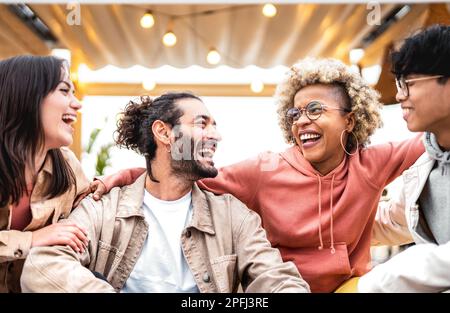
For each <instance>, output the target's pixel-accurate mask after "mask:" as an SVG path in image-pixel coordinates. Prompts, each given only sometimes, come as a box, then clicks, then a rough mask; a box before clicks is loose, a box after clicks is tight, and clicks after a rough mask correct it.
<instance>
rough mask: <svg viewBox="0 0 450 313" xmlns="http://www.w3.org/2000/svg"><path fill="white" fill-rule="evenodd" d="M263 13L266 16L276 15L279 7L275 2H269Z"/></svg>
mask: <svg viewBox="0 0 450 313" xmlns="http://www.w3.org/2000/svg"><path fill="white" fill-rule="evenodd" d="M262 13H263V14H264V16H265V17H274V16H275V15H277V8H276V7H275V6H274V5H273V4H271V3H267V4H265V5H264V6H263V9H262Z"/></svg>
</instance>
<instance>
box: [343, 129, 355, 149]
mask: <svg viewBox="0 0 450 313" xmlns="http://www.w3.org/2000/svg"><path fill="white" fill-rule="evenodd" d="M344 132H345V129H344V130H343V131H342V133H341V147H342V149H344V152H345V153H346V154H347V155H355V154H356V153H357V152H358V148H359V142H358V137H356V135H355V133H354V132H353V131H351V132H350V134H352V135H353V137H354V138H355V140H356V149H355V152H353V153H350V152H348V151H347V149H345V145H344V141H343V140H342V135H344Z"/></svg>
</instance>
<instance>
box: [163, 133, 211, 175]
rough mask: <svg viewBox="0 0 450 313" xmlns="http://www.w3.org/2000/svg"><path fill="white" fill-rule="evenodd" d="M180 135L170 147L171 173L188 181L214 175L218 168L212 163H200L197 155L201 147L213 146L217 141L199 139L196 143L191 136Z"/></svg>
mask: <svg viewBox="0 0 450 313" xmlns="http://www.w3.org/2000/svg"><path fill="white" fill-rule="evenodd" d="M180 135H181V136H180V138H178V139H177V140H176V141H175V143H174V144H173V146H172V149H171V156H172V159H171V168H172V173H173V174H174V175H177V176H179V177H182V178H184V179H187V180H190V181H197V180H199V179H202V178H213V177H216V176H217V174H218V170H217V169H216V168H215V167H214V163H212V164H209V163H202V162H200V160H198V156H199V155H200V153H199V151H201V149H202V148H204V147H211V146H214V147H215V146H216V145H217V141H215V140H214V141H212V140H209V141H206V142H202V141H199V142H198V143H197V144H196V143H195V140H194V138H192V137H191V136H188V135H184V136H183V134H180Z"/></svg>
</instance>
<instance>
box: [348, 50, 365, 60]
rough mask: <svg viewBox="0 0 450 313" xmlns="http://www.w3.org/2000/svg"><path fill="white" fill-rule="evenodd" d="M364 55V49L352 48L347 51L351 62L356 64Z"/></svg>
mask: <svg viewBox="0 0 450 313" xmlns="http://www.w3.org/2000/svg"><path fill="white" fill-rule="evenodd" d="M363 56H364V49H360V48H359V49H352V50H350V52H349V59H350V63H351V64H358V62H359V61H360V60H361V59H362V57H363Z"/></svg>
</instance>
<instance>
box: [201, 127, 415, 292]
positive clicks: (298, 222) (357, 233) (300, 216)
mask: <svg viewBox="0 0 450 313" xmlns="http://www.w3.org/2000/svg"><path fill="white" fill-rule="evenodd" d="M419 137H420V135H418V136H416V137H414V138H413V139H410V140H407V141H403V142H400V143H387V144H380V145H375V146H371V147H368V148H365V149H360V150H359V152H358V153H356V154H355V155H352V156H349V157H346V158H345V159H344V160H343V162H342V163H341V164H340V165H339V166H338V167H337V168H336V169H334V170H333V171H332V172H330V173H329V174H327V175H325V176H322V175H321V174H320V173H318V172H317V171H316V170H315V169H314V168H313V167H312V166H311V164H310V163H309V162H308V161H306V160H305V159H304V158H303V155H302V154H301V151H300V150H299V148H298V147H297V146H293V147H291V148H289V149H287V150H286V151H284V152H282V153H272V152H267V153H263V154H260V155H259V156H258V157H257V158H254V159H248V160H245V161H242V162H240V163H237V164H234V165H231V166H226V167H224V168H222V169H220V171H219V175H218V176H217V177H216V178H210V179H203V180H201V181H200V182H199V183H198V184H199V186H200V187H202V188H205V189H208V190H210V191H212V192H214V193H217V194H222V193H231V194H233V195H234V196H236V197H237V198H239V199H240V200H241V201H242V202H244V203H245V204H246V205H247V206H248V207H249V208H251V209H252V210H254V211H256V212H258V213H259V215H260V216H261V219H262V223H263V227H264V228H265V230H266V231H267V236H268V238H269V240H270V242H271V243H272V245H273V246H274V247H277V248H278V249H279V250H280V252H281V255H282V257H283V260H284V261H293V262H294V263H295V264H296V265H297V267H298V269H299V271H300V273H301V275H302V276H303V278H304V279H305V280H306V281H307V282H308V283H309V284H310V286H311V290H312V291H313V292H331V291H334V290H335V289H336V288H337V287H338V286H339V285H340V284H342V283H343V282H344V281H345V280H347V279H349V278H350V277H352V276H361V275H363V274H364V273H366V272H367V271H369V270H370V268H371V264H370V260H371V257H370V242H371V235H372V225H373V222H374V217H375V213H376V210H377V207H378V201H379V199H380V196H381V193H382V191H383V189H384V187H385V186H386V185H387V184H389V183H390V182H391V181H393V180H394V179H395V178H396V177H398V176H399V175H401V173H402V172H403V171H404V170H405V169H407V168H409V167H410V166H411V165H412V164H413V163H414V162H415V161H416V160H417V158H418V157H419V156H420V155H421V154H422V153H423V152H424V147H423V144H422V141H421V140H420V138H419Z"/></svg>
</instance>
